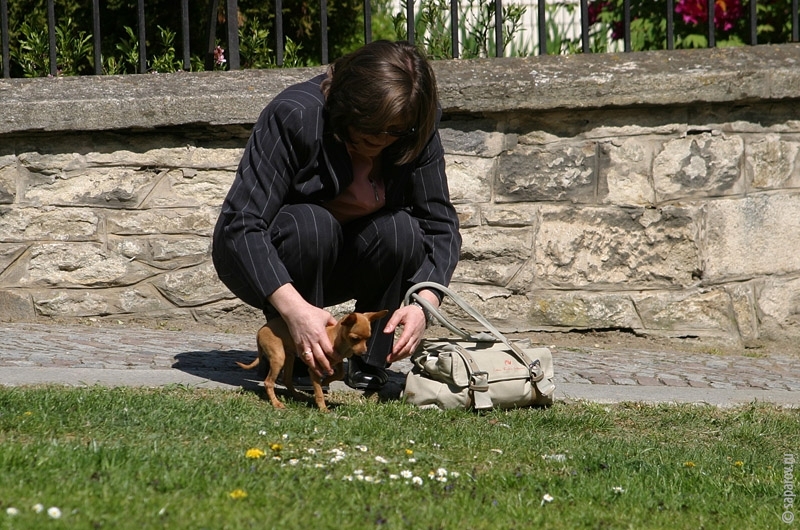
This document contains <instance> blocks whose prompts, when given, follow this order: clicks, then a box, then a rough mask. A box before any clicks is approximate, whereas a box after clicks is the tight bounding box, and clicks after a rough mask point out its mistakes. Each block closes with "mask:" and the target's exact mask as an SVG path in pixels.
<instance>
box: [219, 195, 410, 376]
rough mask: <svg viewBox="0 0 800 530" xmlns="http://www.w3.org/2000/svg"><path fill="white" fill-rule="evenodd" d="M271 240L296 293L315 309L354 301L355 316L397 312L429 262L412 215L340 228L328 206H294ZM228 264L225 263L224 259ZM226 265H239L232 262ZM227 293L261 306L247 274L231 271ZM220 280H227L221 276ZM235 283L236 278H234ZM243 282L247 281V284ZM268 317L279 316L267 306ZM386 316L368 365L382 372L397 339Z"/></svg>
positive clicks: (377, 217) (382, 216) (375, 330)
mask: <svg viewBox="0 0 800 530" xmlns="http://www.w3.org/2000/svg"><path fill="white" fill-rule="evenodd" d="M270 239H271V241H272V244H273V245H274V247H275V249H276V250H277V252H278V255H279V256H280V257H281V260H282V261H283V263H284V265H285V266H286V269H287V270H288V271H289V274H290V275H291V277H292V284H293V285H294V287H295V289H297V291H298V292H299V293H300V294H301V295H302V296H303V298H305V299H306V301H308V302H309V303H311V304H314V305H315V306H317V307H328V306H331V305H335V304H339V303H342V302H346V301H348V300H352V299H355V300H356V307H355V309H356V311H379V310H381V309H388V310H389V316H391V313H392V312H394V310H395V309H397V308H398V307H400V304H401V303H402V299H403V295H404V294H405V291H406V290H407V289H408V288H409V287H410V286H411V278H412V276H413V275H414V273H415V272H416V271H417V269H418V268H419V267H420V265H421V264H422V261H423V260H424V259H425V249H424V246H423V237H422V230H421V229H420V226H419V224H418V222H417V221H416V220H415V219H414V218H413V217H411V216H410V215H409V214H408V213H406V212H404V211H402V210H398V211H388V210H381V211H379V212H377V213H375V214H372V215H369V216H367V217H364V218H361V219H357V220H355V221H352V222H350V223H347V224H346V225H341V224H340V223H339V222H338V221H337V220H336V219H335V218H334V217H333V215H331V214H330V212H328V210H326V209H325V208H323V207H322V206H319V205H315V204H291V205H286V206H283V207H282V208H281V210H280V211H279V212H278V214H277V216H276V217H275V219H274V221H273V223H272V225H271V226H270ZM226 261H228V260H226ZM227 266H234V265H233V264H232V263H231V262H228V263H227ZM227 272H229V273H230V274H226V275H225V276H226V278H225V279H226V280H231V281H226V284H227V286H228V288H229V289H230V290H231V291H232V292H233V293H234V294H235V295H236V296H238V297H239V298H241V299H242V300H243V301H245V302H247V303H249V304H251V305H256V304H257V303H258V302H255V301H256V300H258V298H259V297H258V296H257V295H256V294H255V293H253V292H252V291H251V290H250V289H249V287H248V282H247V281H246V279H245V278H242V274H244V272H243V271H227ZM221 277H222V275H221ZM234 278H238V280H234ZM242 280H244V281H242ZM262 309H263V310H264V314H265V316H266V317H267V319H271V318H273V317H276V316H278V313H277V311H276V310H275V308H273V307H272V306H270V305H269V304H267V307H264V308H262ZM389 316H387V317H385V318H383V319H381V320H380V321H378V322H374V323H373V325H372V337H371V338H370V343H369V349H368V351H367V353H366V354H365V356H364V360H365V361H366V362H367V363H368V364H371V365H374V366H381V367H382V366H384V364H385V361H386V356H387V355H388V354H389V352H390V350H391V348H392V343H393V340H394V337H393V336H392V335H391V334H385V333H383V327H384V326H385V324H386V321H387V320H388V318H389Z"/></svg>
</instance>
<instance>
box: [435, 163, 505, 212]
mask: <svg viewBox="0 0 800 530" xmlns="http://www.w3.org/2000/svg"><path fill="white" fill-rule="evenodd" d="M494 166H495V161H494V160H493V159H490V158H480V157H476V156H464V155H451V156H448V157H447V184H448V186H449V188H450V199H451V200H452V201H453V202H454V203H465V202H489V200H490V199H491V198H492V181H493V180H494V173H495V169H494Z"/></svg>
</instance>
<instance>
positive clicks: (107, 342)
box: [0, 324, 800, 407]
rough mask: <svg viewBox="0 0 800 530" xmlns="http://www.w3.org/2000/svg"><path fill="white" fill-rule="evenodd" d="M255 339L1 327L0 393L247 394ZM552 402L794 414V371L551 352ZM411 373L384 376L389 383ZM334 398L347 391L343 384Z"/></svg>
mask: <svg viewBox="0 0 800 530" xmlns="http://www.w3.org/2000/svg"><path fill="white" fill-rule="evenodd" d="M254 350H255V333H253V334H252V335H238V334H225V333H202V332H201V333H198V332H196V331H163V330H153V329H145V328H128V327H124V326H119V327H116V326H109V327H90V326H79V325H76V326H56V327H51V326H48V325H41V324H0V385H23V384H40V383H59V384H68V385H81V384H103V385H141V386H157V385H165V384H171V383H177V384H187V385H197V386H205V387H224V388H238V387H252V386H255V385H257V383H258V382H257V381H255V372H246V371H244V370H241V369H240V368H238V367H237V366H236V365H235V364H234V362H235V361H237V360H243V359H244V360H250V359H253V358H254V357H255V351H254ZM553 357H554V363H555V367H556V385H557V391H556V398H557V399H560V400H568V399H586V400H591V401H598V402H619V401H643V402H695V403H711V404H715V405H721V406H726V405H735V404H741V403H749V402H752V401H765V402H771V403H775V404H779V405H784V406H793V407H800V362H798V360H797V359H793V358H792V357H790V356H779V355H770V356H768V357H762V358H759V357H744V356H734V355H713V354H704V353H686V352H666V351H641V350H630V349H612V348H600V347H595V348H559V347H558V346H557V345H555V347H554V348H553ZM409 368H410V364H409V363H408V362H404V363H396V365H395V366H394V367H393V370H395V371H396V372H397V373H395V374H394V375H395V378H394V379H395V381H399V382H400V383H402V375H403V373H404V372H405V371H407V370H408V369H409ZM337 385H338V386H336V385H334V388H333V389H334V390H346V389H347V387H345V386H344V385H339V384H338V383H337Z"/></svg>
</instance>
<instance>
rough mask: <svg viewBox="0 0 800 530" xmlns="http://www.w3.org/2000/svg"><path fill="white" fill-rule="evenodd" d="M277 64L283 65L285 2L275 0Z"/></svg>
mask: <svg viewBox="0 0 800 530" xmlns="http://www.w3.org/2000/svg"><path fill="white" fill-rule="evenodd" d="M275 64H277V65H278V66H283V2H282V1H281V0H275Z"/></svg>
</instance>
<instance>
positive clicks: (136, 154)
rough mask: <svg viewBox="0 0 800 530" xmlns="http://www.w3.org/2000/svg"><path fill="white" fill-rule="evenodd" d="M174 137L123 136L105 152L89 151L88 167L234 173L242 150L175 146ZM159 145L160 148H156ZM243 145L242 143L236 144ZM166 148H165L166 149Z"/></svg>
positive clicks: (110, 144) (109, 145) (106, 148)
mask: <svg viewBox="0 0 800 530" xmlns="http://www.w3.org/2000/svg"><path fill="white" fill-rule="evenodd" d="M178 141H179V140H177V139H176V138H175V137H174V136H167V137H159V135H148V136H147V137H144V138H136V137H129V136H126V137H125V138H122V139H121V141H120V142H116V143H113V142H112V143H109V144H108V145H105V146H103V147H104V149H105V151H104V152H96V151H93V152H90V153H88V154H87V155H86V156H85V160H86V163H87V165H89V166H92V167H97V166H131V167H155V168H162V169H177V168H192V169H196V170H228V171H235V170H236V167H237V166H238V165H239V160H240V159H241V158H242V152H243V148H241V147H237V148H228V147H221V148H213V149H212V148H206V147H195V146H192V145H188V146H187V145H175V144H176V143H178ZM159 143H160V145H158V144H159ZM237 143H241V144H242V146H244V142H243V141H239V142H237ZM165 146H167V147H165Z"/></svg>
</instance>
